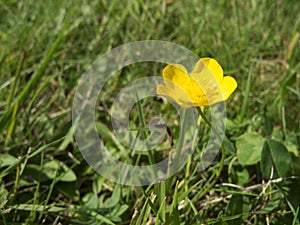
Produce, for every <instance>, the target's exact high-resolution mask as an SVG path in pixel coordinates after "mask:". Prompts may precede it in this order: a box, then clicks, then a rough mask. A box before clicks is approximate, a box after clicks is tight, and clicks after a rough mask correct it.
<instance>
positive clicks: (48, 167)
mask: <svg viewBox="0 0 300 225" xmlns="http://www.w3.org/2000/svg"><path fill="white" fill-rule="evenodd" d="M24 173H25V174H26V175H30V176H31V177H33V178H34V179H36V180H39V181H40V182H43V181H46V180H53V179H57V181H64V182H73V181H76V179H77V178H76V175H75V173H74V172H73V171H72V170H71V169H70V168H69V167H67V166H66V165H65V164H64V163H62V162H60V161H58V160H51V161H49V162H46V163H45V164H44V165H43V169H42V171H40V166H38V165H35V164H28V165H27V166H26V168H25V170H24Z"/></svg>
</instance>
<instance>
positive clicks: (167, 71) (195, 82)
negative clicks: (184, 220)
mask: <svg viewBox="0 0 300 225" xmlns="http://www.w3.org/2000/svg"><path fill="white" fill-rule="evenodd" d="M162 75H163V78H164V84H160V85H158V86H157V88H156V92H157V94H158V95H161V96H163V97H166V98H168V99H170V100H172V101H175V102H176V103H177V104H179V105H180V106H181V107H184V108H189V107H192V106H210V105H213V104H215V103H217V102H223V101H226V100H227V99H228V98H229V96H230V95H231V94H232V93H233V92H234V90H235V89H236V88H237V82H236V80H235V79H234V78H233V77H230V76H225V77H223V69H222V67H221V66H220V64H219V63H218V62H217V61H216V60H215V59H212V58H201V59H200V60H199V61H198V62H197V63H196V65H195V67H194V69H193V71H192V72H191V74H190V75H189V74H188V72H187V70H186V68H185V67H184V66H182V65H180V64H170V65H168V66H166V67H165V68H164V70H163V74H162Z"/></svg>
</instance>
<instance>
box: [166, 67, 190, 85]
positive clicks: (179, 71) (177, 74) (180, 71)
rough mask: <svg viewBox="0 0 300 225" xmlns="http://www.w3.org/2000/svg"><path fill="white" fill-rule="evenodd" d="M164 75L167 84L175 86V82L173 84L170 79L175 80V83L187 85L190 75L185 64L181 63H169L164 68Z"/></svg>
mask: <svg viewBox="0 0 300 225" xmlns="http://www.w3.org/2000/svg"><path fill="white" fill-rule="evenodd" d="M162 75H163V77H164V78H165V79H164V82H165V84H166V85H170V86H173V85H174V84H171V83H170V81H173V82H174V83H175V84H178V85H180V86H182V85H183V86H184V85H185V86H186V85H187V80H188V79H189V76H188V74H187V71H186V68H185V67H184V66H183V65H180V64H170V65H167V66H166V67H165V68H164V69H163V74H162Z"/></svg>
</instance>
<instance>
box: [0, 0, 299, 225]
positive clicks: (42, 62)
mask: <svg viewBox="0 0 300 225" xmlns="http://www.w3.org/2000/svg"><path fill="white" fill-rule="evenodd" d="M299 12H300V4H299V2H298V1H296V0H286V1H284V0H273V1H271V0H261V1H256V0H251V1H237V0H222V1H216V0H214V1H206V0H185V1H184V0H152V1H150V0H149V1H146V0H144V1H142V0H134V1H117V0H111V1H109V0H89V1H88V0H83V1H78V0H74V1H64V0H60V1H57V0H53V1H33V0H28V1H14V0H2V1H0V214H1V216H0V223H1V224H147V225H149V224H299V217H300V216H299V204H300V194H299V188H300V181H299V178H298V176H299V172H300V162H299V155H298V154H299V149H300V147H299V146H300V134H299V131H300V123H299V121H300V114H299V109H300V104H299V100H300V82H299V81H300V80H299V76H300V72H299V71H300V48H299V32H300V13H299ZM139 40H163V41H170V42H173V43H176V44H179V45H182V46H184V47H186V48H188V49H190V50H191V51H193V52H194V53H195V54H197V55H198V56H199V57H213V58H215V59H217V60H218V62H219V63H220V64H221V65H222V67H223V69H224V73H225V75H231V76H233V77H235V78H236V80H237V81H238V85H239V86H238V89H237V90H236V92H235V93H234V94H233V95H232V97H231V98H230V99H229V100H228V102H227V105H226V107H227V131H226V135H227V138H226V139H225V141H224V146H225V150H226V155H225V161H224V166H223V168H222V165H220V159H221V156H218V157H217V159H216V161H215V162H214V163H213V165H211V167H209V168H208V169H207V170H206V171H203V172H198V168H197V162H198V161H199V160H200V159H201V149H202V148H203V144H200V145H199V146H198V147H197V151H196V153H195V154H194V155H193V157H192V158H191V159H190V160H189V162H188V163H187V165H186V166H185V167H184V168H183V169H182V170H181V171H180V172H179V173H178V174H176V175H175V176H173V177H171V178H170V179H169V180H167V181H166V182H161V183H159V184H153V185H149V186H147V187H130V186H121V185H118V184H115V183H112V182H110V181H108V180H106V179H104V178H102V177H101V176H99V175H98V174H96V173H95V172H94V171H93V170H92V169H91V168H90V167H89V166H88V165H87V163H86V162H85V161H84V159H83V158H82V156H81V154H80V152H79V150H78V147H77V145H76V142H75V140H74V138H73V130H72V127H71V124H72V117H71V106H72V100H73V96H74V92H75V90H76V86H77V84H78V82H79V79H80V78H81V76H82V74H83V73H84V72H85V71H86V70H87V69H88V67H89V66H90V65H91V63H92V62H93V61H94V60H95V59H96V58H97V57H98V56H99V55H101V54H103V53H105V52H107V51H109V50H111V49H113V48H114V47H117V46H119V45H122V44H124V43H128V42H132V41H139ZM163 67H164V65H162V64H155V63H148V64H145V65H144V64H143V65H136V66H134V65H133V66H130V67H128V68H127V69H126V70H122V71H120V72H119V73H118V74H117V75H116V76H115V78H114V79H111V80H110V81H109V83H108V87H107V90H106V92H105V93H104V94H103V95H102V96H101V99H99V105H98V107H97V110H98V113H99V114H97V121H99V124H98V127H97V128H98V132H99V135H100V136H101V138H103V140H104V141H105V143H107V145H109V146H111V148H110V149H111V151H115V152H118V147H117V145H116V143H115V140H114V134H113V132H112V131H111V129H110V126H111V125H110V119H109V107H110V105H111V103H112V102H113V100H114V98H115V97H116V94H117V93H118V91H119V90H120V89H121V88H122V87H123V86H125V85H126V84H127V83H128V82H129V81H132V80H134V79H136V78H137V77H143V76H147V75H156V76H161V71H162V69H163ZM155 103H156V106H153V107H154V108H149V107H146V103H141V104H142V106H145V107H143V110H144V111H145V114H151V113H153V112H156V113H157V112H158V110H159V112H160V113H161V114H162V115H164V117H166V118H169V120H170V121H171V122H173V125H172V126H171V132H172V133H173V134H174V139H175V143H176V140H177V139H176V138H177V137H178V136H176V134H178V132H179V127H178V125H177V126H176V121H175V120H176V115H175V114H176V110H174V109H172V107H170V104H167V103H165V102H164V103H163V102H161V101H159V100H157V99H156V100H155ZM155 107H156V108H155ZM139 116H140V115H139V114H138V113H137V111H136V113H135V111H133V113H132V117H133V118H134V120H138V119H139ZM177 119H178V118H177ZM174 121H175V122H174ZM174 124H175V125H174ZM201 129H202V130H201V131H202V132H203V133H204V136H203V140H206V139H207V137H208V128H207V127H205V126H203V127H202V128H201ZM206 133H207V135H205V134H206ZM157 154H158V158H159V157H164V155H163V154H164V153H159V152H158V153H157ZM116 157H120V159H123V160H126V158H130V157H131V155H129V154H128V155H126V154H125V155H124V154H123V155H122V154H118V153H116ZM138 158H139V156H138ZM140 160H141V161H142V162H143V160H144V161H145V162H146V161H147V158H144V157H143V156H141V158H140ZM218 168H219V169H220V168H221V169H222V170H221V169H220V170H218ZM215 171H221V173H220V174H216V172H215Z"/></svg>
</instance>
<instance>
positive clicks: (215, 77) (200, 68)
mask: <svg viewBox="0 0 300 225" xmlns="http://www.w3.org/2000/svg"><path fill="white" fill-rule="evenodd" d="M191 76H192V77H193V78H194V79H195V80H196V81H197V82H198V83H200V84H201V83H203V82H205V81H206V82H208V83H211V84H212V83H216V82H217V83H220V82H221V81H222V79H223V69H222V67H221V66H220V64H219V63H218V62H217V61H216V60H215V59H212V58H201V59H200V60H199V61H198V62H197V63H196V65H195V67H194V69H193V71H192V75H191ZM215 81H216V82H215Z"/></svg>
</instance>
